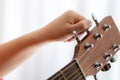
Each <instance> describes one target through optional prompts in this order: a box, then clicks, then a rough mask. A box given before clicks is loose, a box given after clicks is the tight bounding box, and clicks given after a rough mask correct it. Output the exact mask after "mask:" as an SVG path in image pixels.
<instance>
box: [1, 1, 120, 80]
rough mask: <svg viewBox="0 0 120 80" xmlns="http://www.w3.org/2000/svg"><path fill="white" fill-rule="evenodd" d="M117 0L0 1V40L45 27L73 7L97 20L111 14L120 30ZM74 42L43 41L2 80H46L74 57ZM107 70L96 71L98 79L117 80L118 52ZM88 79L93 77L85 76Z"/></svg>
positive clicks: (6, 39) (118, 72) (119, 8)
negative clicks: (33, 52)
mask: <svg viewBox="0 0 120 80" xmlns="http://www.w3.org/2000/svg"><path fill="white" fill-rule="evenodd" d="M119 3H120V1H119V0H0V42H1V43H3V42H6V41H9V40H11V39H14V38H16V37H19V36H22V35H24V34H26V33H28V32H31V31H34V30H36V29H39V28H42V27H44V26H45V25H46V24H48V23H49V22H50V21H52V20H53V19H55V18H56V17H57V16H59V15H61V14H62V13H64V12H65V11H67V10H74V11H76V12H78V13H79V14H81V15H83V16H85V17H86V18H88V19H91V13H94V14H95V15H96V17H97V19H98V21H100V20H101V19H102V18H103V17H105V16H108V15H111V16H112V17H113V19H114V20H115V22H116V24H117V26H118V28H119V30H120V27H119V26H120V4H119ZM74 46H75V42H70V43H64V42H55V43H49V44H46V45H44V46H42V47H40V48H39V49H38V51H36V53H35V55H34V56H32V57H31V58H29V60H27V61H26V62H25V63H23V64H22V65H21V66H19V67H18V68H16V69H15V70H13V71H12V72H11V73H10V74H8V75H7V76H5V77H4V79H5V80H46V79H47V78H48V77H50V76H51V75H52V74H54V73H55V72H56V71H58V70H59V69H61V68H62V67H64V66H65V65H66V64H67V63H68V62H70V60H71V59H72V57H73V52H74ZM117 55H118V57H119V58H118V61H117V62H116V63H112V64H111V65H112V68H111V70H110V71H108V72H106V73H103V72H99V73H98V76H99V78H100V80H120V76H119V75H120V52H118V53H117ZM88 80H93V78H92V77H88Z"/></svg>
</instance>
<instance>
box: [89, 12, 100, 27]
mask: <svg viewBox="0 0 120 80" xmlns="http://www.w3.org/2000/svg"><path fill="white" fill-rule="evenodd" d="M91 15H92V19H93V20H94V22H95V24H96V25H97V26H98V24H99V23H98V21H97V18H96V16H95V14H93V13H92V14H91Z"/></svg>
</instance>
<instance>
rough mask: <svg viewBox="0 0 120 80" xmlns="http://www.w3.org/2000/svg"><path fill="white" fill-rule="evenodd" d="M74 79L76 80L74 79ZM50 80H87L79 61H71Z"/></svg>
mask: <svg viewBox="0 0 120 80" xmlns="http://www.w3.org/2000/svg"><path fill="white" fill-rule="evenodd" d="M73 78H74V79H73ZM48 80H86V79H85V75H84V73H83V72H82V69H81V67H80V65H79V63H78V62H77V59H74V60H73V61H71V62H70V63H69V64H68V65H66V66H65V67H64V68H63V69H61V70H60V71H58V72H57V73H56V74H54V75H53V76H52V77H50V78H49V79H48Z"/></svg>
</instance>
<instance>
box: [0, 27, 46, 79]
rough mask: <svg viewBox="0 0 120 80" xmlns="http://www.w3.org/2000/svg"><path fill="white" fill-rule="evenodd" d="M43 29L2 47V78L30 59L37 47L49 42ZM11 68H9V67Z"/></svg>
mask: <svg viewBox="0 0 120 80" xmlns="http://www.w3.org/2000/svg"><path fill="white" fill-rule="evenodd" d="M46 35H47V34H46V33H45V31H44V30H43V29H40V30H37V31H34V32H31V33H29V34H26V35H24V36H21V37H19V38H17V39H14V40H12V41H9V42H7V43H4V44H1V45H0V77H1V76H4V75H5V74H7V73H8V72H10V71H11V70H12V69H14V68H15V67H17V66H18V65H19V64H21V63H22V62H24V61H25V60H26V59H27V58H29V57H30V56H31V55H32V54H33V53H34V52H33V51H35V48H36V47H37V45H41V44H43V43H45V42H46V41H47V39H46ZM8 66H9V67H8Z"/></svg>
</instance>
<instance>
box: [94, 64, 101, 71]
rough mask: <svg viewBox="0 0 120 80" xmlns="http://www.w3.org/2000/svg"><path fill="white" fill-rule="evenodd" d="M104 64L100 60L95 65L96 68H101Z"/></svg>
mask: <svg viewBox="0 0 120 80" xmlns="http://www.w3.org/2000/svg"><path fill="white" fill-rule="evenodd" d="M102 66H103V64H102V63H99V62H95V63H94V67H95V68H96V70H99V69H100V68H101V67H102Z"/></svg>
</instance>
